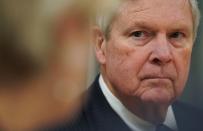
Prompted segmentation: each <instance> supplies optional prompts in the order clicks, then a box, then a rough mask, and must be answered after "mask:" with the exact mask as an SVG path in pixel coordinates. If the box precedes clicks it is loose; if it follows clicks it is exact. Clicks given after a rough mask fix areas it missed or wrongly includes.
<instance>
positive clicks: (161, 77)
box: [141, 75, 173, 81]
mask: <svg viewBox="0 0 203 131" xmlns="http://www.w3.org/2000/svg"><path fill="white" fill-rule="evenodd" d="M144 80H170V81H173V79H172V78H171V77H168V76H161V75H146V76H144V77H141V81H144Z"/></svg>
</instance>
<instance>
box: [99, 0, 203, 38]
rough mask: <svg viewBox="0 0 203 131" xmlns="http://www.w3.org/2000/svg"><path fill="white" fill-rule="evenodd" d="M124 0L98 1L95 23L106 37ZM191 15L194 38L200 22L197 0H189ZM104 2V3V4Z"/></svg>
mask: <svg viewBox="0 0 203 131" xmlns="http://www.w3.org/2000/svg"><path fill="white" fill-rule="evenodd" d="M123 1H124V0H107V1H106V0H104V2H103V3H100V5H99V6H100V9H99V10H98V15H97V17H96V24H97V25H98V26H99V27H100V28H101V29H102V31H103V32H104V35H105V36H106V37H107V38H108V35H109V32H110V26H111V24H112V21H113V19H114V17H115V14H116V12H117V10H118V8H119V6H120V5H121V4H122V2H123ZM189 2H190V6H191V11H192V17H193V28H194V30H193V35H194V39H195V38H196V34H197V30H198V26H199V22H200V10H199V8H198V2H197V0H189ZM104 3H105V4H104ZM102 6H103V7H102Z"/></svg>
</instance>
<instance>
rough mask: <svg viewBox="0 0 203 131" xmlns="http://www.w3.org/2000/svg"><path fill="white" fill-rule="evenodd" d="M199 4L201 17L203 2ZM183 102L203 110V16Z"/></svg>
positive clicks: (200, 1)
mask: <svg viewBox="0 0 203 131" xmlns="http://www.w3.org/2000/svg"><path fill="white" fill-rule="evenodd" d="M198 2H199V8H200V11H201V15H203V1H202V0H198ZM181 100H183V101H186V102H187V103H190V104H192V105H194V106H198V107H201V108H203V16H202V17H201V22H200V27H199V32H198V36H197V40H196V42H195V45H194V48H193V53H192V63H191V69H190V75H189V79H188V82H187V86H186V88H185V92H184V93H183V95H182V97H181Z"/></svg>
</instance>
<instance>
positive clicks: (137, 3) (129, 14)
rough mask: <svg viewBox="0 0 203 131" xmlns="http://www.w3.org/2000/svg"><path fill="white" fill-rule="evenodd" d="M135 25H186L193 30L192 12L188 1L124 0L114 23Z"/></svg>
mask: <svg viewBox="0 0 203 131" xmlns="http://www.w3.org/2000/svg"><path fill="white" fill-rule="evenodd" d="M117 21H118V22H122V23H123V22H125V23H126V24H127V25H128V24H133V23H135V22H137V21H140V23H143V24H144V23H145V22H148V23H150V24H154V25H153V26H161V24H164V25H167V24H174V25H176V26H177V25H178V24H184V25H188V26H191V28H192V24H193V23H192V22H193V21H192V11H191V7H190V4H189V1H188V0H124V2H123V3H122V4H121V6H120V8H119V10H118V12H117V15H116V17H115V19H114V22H113V23H116V22H117Z"/></svg>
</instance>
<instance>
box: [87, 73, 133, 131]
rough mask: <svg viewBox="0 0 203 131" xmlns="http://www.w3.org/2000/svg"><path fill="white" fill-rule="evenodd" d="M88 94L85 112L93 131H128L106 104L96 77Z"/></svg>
mask: <svg viewBox="0 0 203 131" xmlns="http://www.w3.org/2000/svg"><path fill="white" fill-rule="evenodd" d="M89 93H90V96H89V101H88V104H87V106H86V108H85V112H86V113H87V120H88V123H89V124H91V125H90V127H91V129H92V130H93V131H130V129H129V127H128V126H127V125H126V124H125V123H124V122H123V120H121V118H120V117H119V116H118V115H117V113H115V112H114V111H113V109H112V108H111V106H110V105H109V103H108V102H107V100H106V98H105V96H104V95H103V93H102V91H101V89H100V86H99V82H98V77H97V79H96V80H95V82H94V83H93V84H92V86H91V87H90V89H89Z"/></svg>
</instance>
